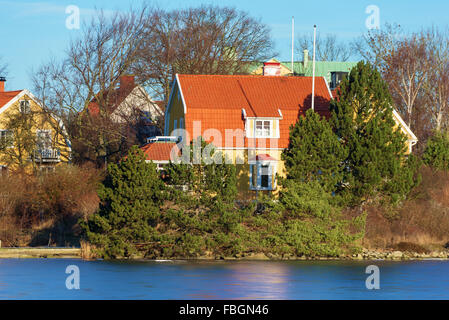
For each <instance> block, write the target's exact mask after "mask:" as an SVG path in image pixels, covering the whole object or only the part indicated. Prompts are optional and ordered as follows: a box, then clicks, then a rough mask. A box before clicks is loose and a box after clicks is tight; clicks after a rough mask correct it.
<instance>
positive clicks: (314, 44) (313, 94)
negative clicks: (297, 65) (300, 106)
mask: <svg viewBox="0 0 449 320" xmlns="http://www.w3.org/2000/svg"><path fill="white" fill-rule="evenodd" d="M315 47H316V25H314V26H313V64H312V110H315Z"/></svg>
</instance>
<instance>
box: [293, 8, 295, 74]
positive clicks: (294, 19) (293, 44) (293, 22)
mask: <svg viewBox="0 0 449 320" xmlns="http://www.w3.org/2000/svg"><path fill="white" fill-rule="evenodd" d="M294 40H295V17H294V16H292V74H293V75H295V71H294V70H293V54H294V51H293V48H294V44H295V43H294V42H295V41H294Z"/></svg>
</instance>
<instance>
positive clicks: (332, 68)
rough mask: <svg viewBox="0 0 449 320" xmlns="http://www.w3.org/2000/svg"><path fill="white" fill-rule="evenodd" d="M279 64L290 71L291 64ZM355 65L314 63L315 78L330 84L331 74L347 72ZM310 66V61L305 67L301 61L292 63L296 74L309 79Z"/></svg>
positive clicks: (345, 62) (310, 73) (337, 62)
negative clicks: (320, 78)
mask: <svg viewBox="0 0 449 320" xmlns="http://www.w3.org/2000/svg"><path fill="white" fill-rule="evenodd" d="M281 63H282V65H283V66H285V67H286V68H289V69H291V62H286V61H283V62H281ZM357 63H358V62H357V61H315V76H316V77H325V78H326V80H327V81H328V82H330V80H331V79H330V77H331V72H349V71H351V69H352V68H353V67H355V65H356V64H357ZM312 65H313V62H312V61H311V60H309V61H308V62H307V65H306V66H305V67H304V63H303V62H302V61H295V62H293V69H294V71H295V73H296V74H300V75H304V76H306V77H311V76H312Z"/></svg>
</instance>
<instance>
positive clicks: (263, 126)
mask: <svg viewBox="0 0 449 320" xmlns="http://www.w3.org/2000/svg"><path fill="white" fill-rule="evenodd" d="M270 136H271V120H256V138H268V137H270Z"/></svg>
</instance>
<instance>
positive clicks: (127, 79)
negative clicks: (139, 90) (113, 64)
mask: <svg viewBox="0 0 449 320" xmlns="http://www.w3.org/2000/svg"><path fill="white" fill-rule="evenodd" d="M133 88H134V76H129V75H127V76H120V89H121V90H123V89H128V90H132V89H133Z"/></svg>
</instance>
